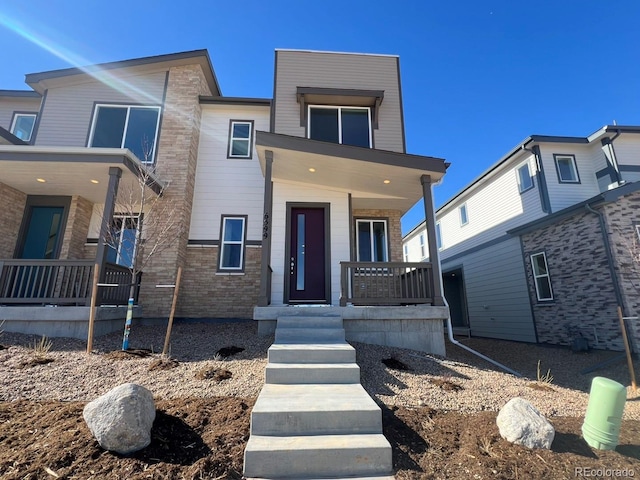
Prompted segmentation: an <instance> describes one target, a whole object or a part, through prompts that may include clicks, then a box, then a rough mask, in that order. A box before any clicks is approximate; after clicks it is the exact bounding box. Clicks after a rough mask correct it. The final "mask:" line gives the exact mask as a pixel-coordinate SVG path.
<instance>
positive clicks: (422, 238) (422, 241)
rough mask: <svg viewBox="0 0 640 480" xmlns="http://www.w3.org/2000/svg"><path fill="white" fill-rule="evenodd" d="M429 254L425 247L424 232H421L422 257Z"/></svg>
mask: <svg viewBox="0 0 640 480" xmlns="http://www.w3.org/2000/svg"><path fill="white" fill-rule="evenodd" d="M426 256H427V254H426V251H425V248H424V233H421V234H420V258H421V259H424V258H425V257H426Z"/></svg>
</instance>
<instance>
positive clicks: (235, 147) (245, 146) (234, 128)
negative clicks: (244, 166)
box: [227, 120, 253, 158]
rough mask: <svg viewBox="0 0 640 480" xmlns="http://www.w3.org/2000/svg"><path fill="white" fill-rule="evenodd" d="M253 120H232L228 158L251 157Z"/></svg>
mask: <svg viewBox="0 0 640 480" xmlns="http://www.w3.org/2000/svg"><path fill="white" fill-rule="evenodd" d="M252 138H253V120H231V123H230V125H229V150H228V152H227V158H251V154H252V149H251V145H252Z"/></svg>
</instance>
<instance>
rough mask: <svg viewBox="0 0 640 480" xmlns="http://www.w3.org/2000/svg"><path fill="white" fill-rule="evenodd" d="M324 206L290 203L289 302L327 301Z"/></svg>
mask: <svg viewBox="0 0 640 480" xmlns="http://www.w3.org/2000/svg"><path fill="white" fill-rule="evenodd" d="M326 214H327V212H326V210H325V208H322V207H319V208H315V207H291V214H290V217H289V218H290V232H291V233H290V238H289V269H288V270H289V302H291V303H314V302H317V303H326V302H327V301H328V295H327V293H328V292H327V282H326V279H327V272H326V271H325V269H326V245H325V234H326V232H325V215H326Z"/></svg>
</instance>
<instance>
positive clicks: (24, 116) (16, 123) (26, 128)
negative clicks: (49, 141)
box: [10, 113, 36, 142]
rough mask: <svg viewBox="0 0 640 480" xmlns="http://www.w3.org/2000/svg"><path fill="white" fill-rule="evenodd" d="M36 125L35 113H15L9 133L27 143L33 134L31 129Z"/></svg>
mask: <svg viewBox="0 0 640 480" xmlns="http://www.w3.org/2000/svg"><path fill="white" fill-rule="evenodd" d="M35 124H36V114H35V113H16V114H15V115H14V117H13V122H12V123H11V130H10V132H11V133H12V134H13V135H15V136H16V137H18V138H19V139H20V140H23V141H25V142H28V141H29V140H31V135H32V134H33V127H34V125H35Z"/></svg>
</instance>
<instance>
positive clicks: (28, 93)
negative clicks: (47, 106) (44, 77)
mask: <svg viewBox="0 0 640 480" xmlns="http://www.w3.org/2000/svg"><path fill="white" fill-rule="evenodd" d="M0 97H13V98H41V97H42V95H40V94H39V93H38V92H36V91H34V90H2V89H0Z"/></svg>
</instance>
